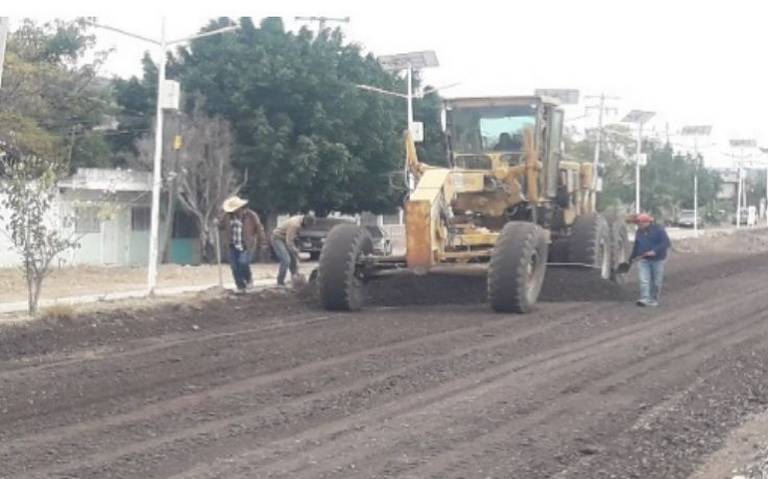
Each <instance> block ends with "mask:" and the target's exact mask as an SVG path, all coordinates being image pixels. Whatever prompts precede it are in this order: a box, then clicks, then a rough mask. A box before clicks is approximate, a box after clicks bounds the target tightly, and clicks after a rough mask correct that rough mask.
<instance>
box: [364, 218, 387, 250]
mask: <svg viewBox="0 0 768 479" xmlns="http://www.w3.org/2000/svg"><path fill="white" fill-rule="evenodd" d="M365 229H367V230H368V233H369V234H370V235H371V240H372V241H373V254H375V255H378V256H390V255H391V254H392V240H391V239H390V237H389V233H388V232H387V230H385V229H384V228H382V227H381V226H371V225H367V226H366V227H365Z"/></svg>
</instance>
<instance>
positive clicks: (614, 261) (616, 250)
mask: <svg viewBox="0 0 768 479" xmlns="http://www.w3.org/2000/svg"><path fill="white" fill-rule="evenodd" d="M611 246H612V248H613V249H612V251H611V280H612V281H613V282H615V283H618V284H624V283H626V281H627V274H626V273H624V274H622V273H619V272H617V271H616V270H617V268H618V267H619V265H620V264H621V263H623V262H625V261H627V259H628V258H629V255H630V253H631V252H632V251H631V247H630V244H629V233H628V232H627V225H626V224H625V223H624V222H623V221H620V220H616V221H614V222H613V223H612V224H611Z"/></svg>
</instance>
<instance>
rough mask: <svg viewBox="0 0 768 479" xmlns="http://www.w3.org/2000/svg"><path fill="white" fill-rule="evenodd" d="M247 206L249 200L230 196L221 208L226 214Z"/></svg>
mask: <svg viewBox="0 0 768 479" xmlns="http://www.w3.org/2000/svg"><path fill="white" fill-rule="evenodd" d="M247 204H248V200H244V199H242V198H240V197H237V196H230V197H229V198H227V199H226V200H224V204H222V205H221V208H222V209H223V210H224V212H226V213H233V212H235V211H237V210H239V209H240V208H242V207H243V206H245V205H247Z"/></svg>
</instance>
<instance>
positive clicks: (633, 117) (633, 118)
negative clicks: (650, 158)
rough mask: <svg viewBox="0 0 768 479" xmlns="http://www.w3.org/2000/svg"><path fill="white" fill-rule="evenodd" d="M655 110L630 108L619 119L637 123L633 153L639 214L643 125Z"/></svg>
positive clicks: (636, 210)
mask: <svg viewBox="0 0 768 479" xmlns="http://www.w3.org/2000/svg"><path fill="white" fill-rule="evenodd" d="M655 114H656V113H655V112H652V111H643V110H632V111H630V112H629V113H627V114H626V116H625V117H624V118H623V119H622V120H621V121H622V122H624V123H636V124H637V152H636V153H635V213H636V214H640V211H641V210H640V155H641V154H642V150H643V125H644V124H645V123H646V122H648V120H650V119H651V118H653V116H654V115H655Z"/></svg>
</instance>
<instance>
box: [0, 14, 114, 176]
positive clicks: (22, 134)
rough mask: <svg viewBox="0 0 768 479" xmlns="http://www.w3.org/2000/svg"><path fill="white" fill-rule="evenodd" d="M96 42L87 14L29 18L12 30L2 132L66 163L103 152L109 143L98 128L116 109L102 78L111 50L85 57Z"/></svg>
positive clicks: (1, 102) (0, 108)
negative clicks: (47, 19) (100, 71)
mask: <svg viewBox="0 0 768 479" xmlns="http://www.w3.org/2000/svg"><path fill="white" fill-rule="evenodd" d="M93 45H94V37H93V36H92V35H88V34H87V32H86V20H85V19H77V20H74V21H62V20H57V21H55V22H53V23H46V24H43V25H38V24H36V23H34V22H32V21H30V20H25V21H24V22H23V23H22V24H21V26H20V27H19V28H18V29H17V30H16V31H14V32H13V33H11V35H10V36H9V38H8V44H7V52H6V57H5V69H4V72H3V88H2V89H1V90H0V137H2V138H4V139H5V140H6V141H7V142H9V143H10V144H13V145H15V146H16V147H18V148H19V149H21V150H22V151H24V152H25V153H26V154H33V155H36V156H40V157H43V158H46V159H49V160H56V161H61V162H64V163H66V164H67V165H70V163H72V160H73V156H74V153H75V152H77V153H78V154H82V155H84V156H85V157H86V158H87V160H86V161H87V162H89V163H94V159H93V158H94V157H95V156H96V155H102V154H104V152H105V148H104V146H105V143H104V142H103V140H101V139H100V138H98V137H97V136H95V131H94V128H95V127H97V126H99V125H101V124H102V123H103V122H104V119H105V115H106V114H107V113H108V112H110V111H111V102H110V98H109V91H108V89H106V88H105V85H104V83H103V82H100V81H98V78H97V74H98V69H99V67H100V66H101V65H102V64H103V62H104V60H105V59H106V55H107V53H106V52H97V53H96V55H95V59H94V60H93V61H90V62H87V61H85V58H84V55H85V53H86V52H87V51H88V50H89V49H91V48H92V47H93ZM75 163H76V162H75Z"/></svg>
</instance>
